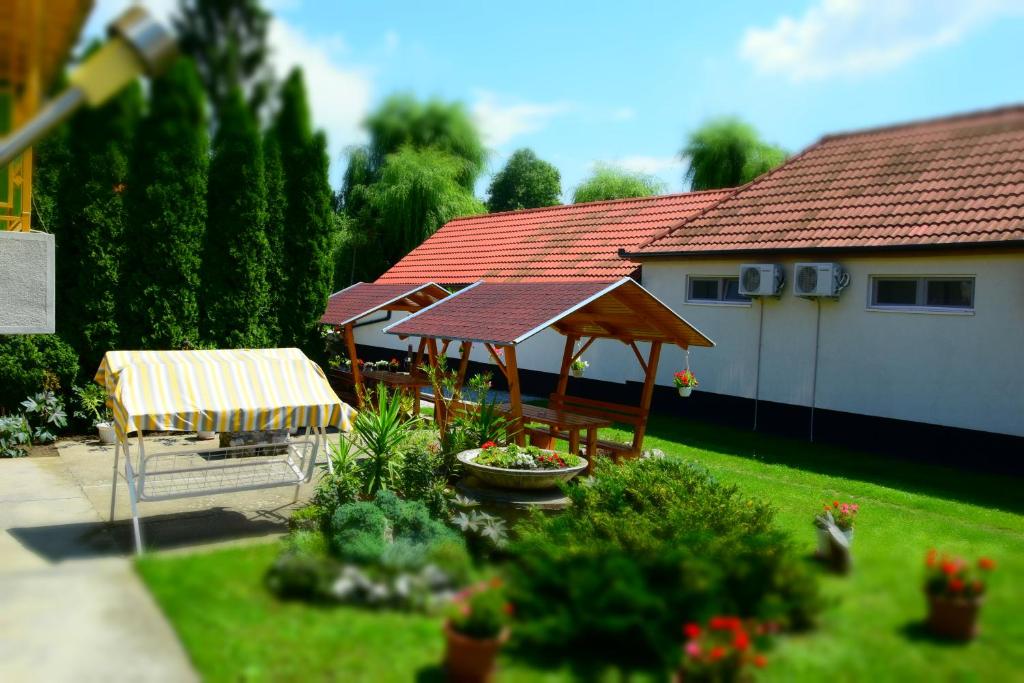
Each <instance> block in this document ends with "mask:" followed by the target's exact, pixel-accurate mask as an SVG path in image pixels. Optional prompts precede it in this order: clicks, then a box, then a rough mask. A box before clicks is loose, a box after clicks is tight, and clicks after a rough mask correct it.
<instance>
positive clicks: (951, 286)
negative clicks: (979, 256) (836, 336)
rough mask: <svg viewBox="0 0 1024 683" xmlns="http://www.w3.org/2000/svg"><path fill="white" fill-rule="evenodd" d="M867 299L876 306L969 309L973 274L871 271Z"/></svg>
mask: <svg viewBox="0 0 1024 683" xmlns="http://www.w3.org/2000/svg"><path fill="white" fill-rule="evenodd" d="M869 301H870V306H871V307H872V308H880V309H907V308H909V309H920V310H928V309H933V310H937V311H943V310H947V311H972V310H974V278H973V277H947V276H942V277H939V276H935V277H932V276H928V277H903V276H889V275H875V276H872V278H871V292H870V299H869Z"/></svg>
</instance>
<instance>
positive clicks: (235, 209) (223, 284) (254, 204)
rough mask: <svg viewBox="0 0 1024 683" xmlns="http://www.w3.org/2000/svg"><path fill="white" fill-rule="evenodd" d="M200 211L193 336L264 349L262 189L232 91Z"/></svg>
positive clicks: (252, 137) (253, 146) (250, 130)
mask: <svg viewBox="0 0 1024 683" xmlns="http://www.w3.org/2000/svg"><path fill="white" fill-rule="evenodd" d="M206 205H207V219H206V242H205V246H204V249H203V270H202V273H203V287H202V292H203V299H202V301H201V302H200V303H201V312H202V316H201V329H200V333H201V335H202V337H203V339H204V340H206V341H210V342H213V343H214V344H215V345H216V346H218V347H222V348H259V347H263V346H267V345H268V344H269V343H270V339H269V335H268V334H267V330H266V328H265V322H264V321H265V320H266V318H267V314H268V312H269V292H268V284H267V255H268V252H269V246H268V244H267V235H266V232H265V231H266V225H267V185H266V181H265V179H264V175H263V150H262V143H261V140H260V131H259V128H258V126H257V125H256V120H255V119H254V118H253V116H252V113H251V112H250V111H249V109H248V107H247V105H246V103H245V100H244V98H243V96H242V91H241V90H240V89H238V88H235V89H234V90H232V91H231V92H230V93H229V94H228V95H227V96H226V97H225V99H224V101H223V102H222V103H221V108H220V125H219V126H218V127H217V133H216V134H215V135H214V138H213V155H212V158H211V160H210V174H209V184H208V185H207V190H206Z"/></svg>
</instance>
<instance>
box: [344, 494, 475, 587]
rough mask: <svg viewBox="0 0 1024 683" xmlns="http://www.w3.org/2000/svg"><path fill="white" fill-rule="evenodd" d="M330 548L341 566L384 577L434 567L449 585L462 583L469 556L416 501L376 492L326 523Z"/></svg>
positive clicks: (456, 537) (458, 540)
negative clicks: (353, 566) (349, 565)
mask: <svg viewBox="0 0 1024 683" xmlns="http://www.w3.org/2000/svg"><path fill="white" fill-rule="evenodd" d="M330 541H331V549H332V551H333V553H334V555H335V556H336V557H337V558H338V559H340V560H342V561H343V562H350V563H353V564H357V565H364V566H374V567H377V568H379V569H381V570H382V571H385V572H387V573H395V572H401V571H416V570H419V569H422V568H423V567H425V566H427V565H428V564H430V563H434V564H437V565H438V567H439V568H440V569H441V570H442V571H444V572H445V573H446V574H447V575H448V576H449V577H451V578H452V579H453V580H456V581H459V580H465V578H466V576H467V574H468V571H469V567H470V560H469V554H468V552H467V551H466V547H465V544H464V543H463V541H462V539H461V538H460V537H459V535H458V533H456V532H455V531H454V530H453V529H450V528H449V527H447V526H446V525H445V524H443V523H442V522H439V521H437V520H435V519H433V518H431V516H430V513H429V511H428V510H427V508H426V506H425V505H424V504H423V503H421V502H419V501H405V500H402V499H400V498H399V497H398V496H396V495H395V494H394V493H393V492H391V491H380V492H378V493H377V496H376V497H375V498H374V500H373V501H360V502H356V503H348V504H345V505H342V506H340V507H339V508H338V509H337V510H336V511H335V513H334V517H333V518H332V519H331V538H330Z"/></svg>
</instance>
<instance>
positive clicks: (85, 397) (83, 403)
mask: <svg viewBox="0 0 1024 683" xmlns="http://www.w3.org/2000/svg"><path fill="white" fill-rule="evenodd" d="M74 391H75V395H76V396H77V397H78V405H79V407H80V408H81V410H76V411H75V417H78V418H81V419H84V420H91V422H92V426H93V427H95V428H96V432H97V435H98V436H99V439H100V443H102V444H107V445H110V444H113V443H115V442H116V441H117V432H115V431H114V424H113V418H114V416H113V415H112V414H111V412H110V408H108V407H107V395H106V393H105V392H104V391H103V388H102V387H100V385H98V384H92V383H90V384H86V385H85V386H84V387H78V386H76V387H74Z"/></svg>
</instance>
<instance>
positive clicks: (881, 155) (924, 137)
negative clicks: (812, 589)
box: [357, 106, 1024, 470]
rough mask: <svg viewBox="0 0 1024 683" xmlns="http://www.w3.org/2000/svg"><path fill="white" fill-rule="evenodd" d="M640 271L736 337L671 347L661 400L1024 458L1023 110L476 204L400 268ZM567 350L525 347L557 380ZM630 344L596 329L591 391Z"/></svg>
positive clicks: (449, 276)
mask: <svg viewBox="0 0 1024 683" xmlns="http://www.w3.org/2000/svg"><path fill="white" fill-rule="evenodd" d="M616 241H621V242H622V246H621V248H619V249H618V252H617V255H618V256H619V257H621V258H620V259H619V261H618V262H616V261H615V259H614V258H612V254H611V248H612V245H614V243H615V242H616ZM798 264H800V265H801V266H803V267H800V268H798ZM750 269H753V270H755V271H757V274H758V275H760V276H761V277H760V278H759V279H760V280H761V284H760V287H761V289H757V288H756V287H755V288H754V291H761V292H765V291H766V292H767V294H765V295H747V294H745V292H747V291H748V289H747V287H743V288H741V279H740V276H741V272H743V271H744V270H750ZM623 275H630V276H632V277H634V278H636V279H637V280H638V281H640V282H642V284H643V285H644V287H645V288H647V289H648V290H649V291H650V292H652V293H653V294H654V295H655V296H656V297H658V298H659V299H660V300H661V301H662V302H664V303H665V304H667V305H668V306H669V307H671V308H672V309H673V310H675V311H676V312H677V313H679V314H680V315H681V316H682V317H684V318H685V319H686V320H687V321H689V322H690V323H692V324H693V325H695V326H696V327H697V328H699V329H700V330H701V331H702V332H703V333H705V334H707V335H708V336H709V337H711V338H713V339H715V340H716V342H717V345H716V347H715V348H714V349H695V350H693V351H692V353H691V354H690V356H689V358H686V357H685V356H683V355H682V352H679V351H678V350H677V351H676V352H675V355H674V356H673V355H667V356H666V357H664V358H663V362H662V365H661V369H660V371H659V374H658V378H657V383H658V389H657V390H656V393H655V398H654V404H653V408H654V410H659V409H660V410H662V411H673V412H676V413H679V414H684V415H688V416H709V417H713V418H715V419H717V420H725V421H728V422H731V423H733V424H736V425H739V426H743V427H747V428H752V429H757V430H759V431H772V432H785V433H790V434H795V435H800V436H803V437H805V438H810V439H827V440H837V441H843V442H848V443H851V444H855V445H857V446H858V447H865V446H866V447H872V446H879V447H881V448H882V449H884V450H889V451H899V452H900V453H904V454H907V455H914V456H921V457H927V458H929V459H932V460H935V459H942V458H943V457H947V458H949V459H951V460H955V461H957V462H961V463H962V462H964V461H965V460H967V461H970V462H971V463H976V464H980V463H982V462H983V461H986V460H988V461H990V463H991V464H995V465H996V466H999V467H1003V466H1006V465H1007V463H1008V462H1009V463H1010V464H1009V466H1010V467H1011V468H1013V469H1017V470H1021V469H1024V462H1022V461H1021V460H1020V458H1019V454H1020V453H1024V388H1022V387H1024V356H1022V354H1021V351H1020V348H1021V346H1022V342H1024V106H1016V107H1007V108H1002V109H997V110H991V111H983V112H977V113H971V114H964V115H958V116H951V117H946V118H941V119H934V120H927V121H919V122H912V123H908V124H903V125H896V126H888V127H884V128H876V129H871V130H863V131H856V132H851V133H843V134H837V135H829V136H826V137H825V138H823V139H822V140H820V141H819V142H817V143H816V144H814V145H812V146H811V147H809V148H808V149H806V150H804V151H803V152H801V153H800V154H798V155H796V156H794V157H793V158H791V159H790V160H789V161H787V162H786V163H785V164H783V165H782V166H780V167H779V168H777V169H775V170H774V171H772V172H770V173H768V174H765V175H764V176H762V177H760V178H758V179H756V180H754V181H753V182H751V183H749V184H747V185H745V186H743V187H741V188H738V189H735V190H723V191H719V192H708V193H690V194H682V195H673V196H669V197H651V198H648V199H642V200H622V201H617V202H598V203H595V204H584V205H577V206H567V207H553V208H550V209H537V210H532V211H516V212H509V213H503V214H492V215H488V216H477V217H472V218H464V219H459V220H456V221H452V222H451V223H449V224H447V225H445V226H444V227H443V228H442V229H441V230H440V231H438V232H437V233H436V234H435V235H434V236H433V237H431V238H430V239H428V240H427V241H426V242H424V244H423V245H421V246H420V247H419V248H417V249H416V250H414V251H413V252H412V253H410V254H409V256H407V257H406V258H405V259H403V260H402V261H401V262H400V263H398V264H396V265H395V266H394V267H393V268H392V269H391V270H389V271H388V272H387V273H385V274H384V275H383V276H382V277H381V278H380V281H381V282H402V283H408V284H419V283H422V282H425V281H428V280H433V281H435V282H438V283H441V284H446V285H457V286H458V285H465V284H469V283H470V282H473V281H475V280H477V279H487V280H492V279H497V280H535V279H537V280H543V279H551V280H573V279H578V280H585V279H600V278H602V277H609V278H611V277H617V276H618V277H621V276H623ZM776 278H778V281H776ZM812 280H817V282H816V283H814V282H812ZM744 284H746V285H748V286H749V285H752V284H755V283H753V281H752V280H751V281H749V282H746V283H744ZM815 284H816V286H817V288H818V289H815V287H814V286H812V285H815ZM777 285H778V286H777ZM798 285H802V287H803V288H802V289H798V288H797V287H798ZM765 288H767V289H765ZM816 292H819V293H821V294H823V295H816ZM386 336H387V335H382V334H380V333H379V329H375V328H373V327H372V326H368V327H366V328H364V329H362V330H361V331H358V332H357V339H358V341H359V342H360V343H361V344H367V345H370V346H383V347H391V348H394V344H395V342H394V341H392V340H388V339H387V338H386ZM556 347H557V340H555V339H547V338H545V337H544V335H538V337H537V338H536V340H531V345H530V348H524V349H523V350H522V353H521V356H520V358H521V360H520V366H521V367H523V368H526V369H527V370H528V371H530V370H532V371H534V373H533V374H534V377H533V378H532V379H533V380H534V384H535V386H537V388H538V393H544V392H545V391H546V390H545V389H544V387H545V386H548V385H550V383H551V381H552V380H551V378H550V374H549V373H551V374H553V373H555V372H557V368H556V367H554V365H555V361H554V360H553V359H555V358H557V356H558V354H557V353H553V352H552V351H551V349H553V348H556ZM385 352H386V353H390V351H385ZM629 353H630V352H629V350H628V349H623V348H621V345H620V346H619V347H616V346H615V345H609V344H607V343H606V344H604V345H599V344H595V345H594V347H593V348H592V349H590V350H588V351H587V360H588V361H590V363H591V367H590V368H589V369H588V371H587V375H586V379H583V380H574V381H579V382H582V383H584V385H585V386H584V387H581V388H580V389H579V391H586V392H590V393H592V394H595V395H598V396H602V395H603V396H607V397H610V398H612V399H613V400H614V398H615V397H618V396H619V395H620V394H621V393H622V392H623V391H635V390H636V388H637V387H638V386H639V380H640V377H639V376H638V375H637V374H636V371H635V370H634V369H633V363H632V362H631V360H632V359H631V357H630V355H629ZM478 360H481V361H484V362H486V359H485V358H483V357H481V358H479V359H478ZM687 363H689V366H690V367H691V368H692V369H693V370H694V372H695V373H696V375H697V376H698V378H699V379H700V387H699V390H698V391H696V392H694V394H693V396H692V397H691V398H689V399H680V398H677V397H676V396H675V394H674V392H673V391H672V389H671V384H672V373H673V371H675V370H678V369H680V368H681V367H683V366H684V365H686V364H687ZM530 379H531V378H530V373H529V372H526V373H524V382H523V383H524V387H525V388H527V390H529V385H530ZM1007 454H1010V460H1007V458H1006V456H1007ZM1018 463H1019V464H1018Z"/></svg>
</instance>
